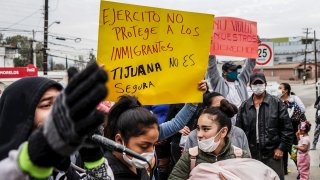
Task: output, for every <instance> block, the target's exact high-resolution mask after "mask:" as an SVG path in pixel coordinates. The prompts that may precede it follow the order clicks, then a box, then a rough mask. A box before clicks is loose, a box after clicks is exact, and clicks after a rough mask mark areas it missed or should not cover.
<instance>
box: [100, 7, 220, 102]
mask: <svg viewBox="0 0 320 180" xmlns="http://www.w3.org/2000/svg"><path fill="white" fill-rule="evenodd" d="M213 18H214V16H213V15H209V14H200V13H191V12H183V11H175V10H168V9H160V8H153V7H145V6H138V5H130V4H122V3H115V2H108V1H101V7H100V22H99V43H98V58H97V59H98V60H97V61H98V63H99V64H104V65H105V66H104V68H105V69H106V70H107V72H108V74H109V82H108V83H107V86H108V88H109V95H108V100H111V101H117V99H118V97H119V96H121V95H125V94H130V95H134V96H137V97H138V98H139V100H140V101H141V102H142V103H143V104H145V105H154V104H172V103H183V102H201V101H202V93H201V92H200V91H198V90H197V87H198V82H199V81H200V80H202V79H203V78H204V75H205V72H206V68H207V65H208V55H209V51H210V41H211V34H212V27H213Z"/></svg>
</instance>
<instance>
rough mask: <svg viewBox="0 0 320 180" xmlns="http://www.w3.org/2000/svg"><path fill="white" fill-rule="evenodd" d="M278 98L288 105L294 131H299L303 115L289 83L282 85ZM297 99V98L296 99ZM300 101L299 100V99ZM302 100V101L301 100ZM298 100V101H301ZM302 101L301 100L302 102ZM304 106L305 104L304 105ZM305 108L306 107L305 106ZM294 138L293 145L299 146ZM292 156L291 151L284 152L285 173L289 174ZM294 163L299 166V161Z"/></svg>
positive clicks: (294, 137)
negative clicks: (289, 161) (289, 156)
mask: <svg viewBox="0 0 320 180" xmlns="http://www.w3.org/2000/svg"><path fill="white" fill-rule="evenodd" d="M278 91H279V92H278V94H279V95H278V97H279V98H280V99H281V100H282V102H284V103H285V104H286V105H287V108H288V113H289V117H290V119H291V122H292V127H293V131H294V132H297V131H298V126H299V124H300V121H301V119H302V118H301V117H303V113H302V111H301V109H300V107H299V105H298V104H297V103H296V101H295V99H297V98H298V97H297V96H294V95H291V93H292V92H291V86H290V85H289V84H288V83H281V84H280V86H279V90H278ZM294 97H296V98H294ZM298 99H299V98H298ZM299 100H300V99H299ZM299 100H298V101H299ZM300 101H301V100H300ZM302 105H303V104H302ZM303 107H304V106H303ZM292 138H293V144H294V145H297V144H298V139H297V137H296V136H295V135H293V136H292ZM289 153H290V154H291V151H287V152H284V154H283V160H284V161H283V165H284V166H283V167H284V173H285V174H288V154H289ZM294 163H295V164H296V165H297V161H296V160H295V161H294Z"/></svg>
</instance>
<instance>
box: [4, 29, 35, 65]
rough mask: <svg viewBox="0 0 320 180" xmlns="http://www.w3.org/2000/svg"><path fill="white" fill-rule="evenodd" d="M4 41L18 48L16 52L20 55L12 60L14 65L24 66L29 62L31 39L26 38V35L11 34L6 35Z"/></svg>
mask: <svg viewBox="0 0 320 180" xmlns="http://www.w3.org/2000/svg"><path fill="white" fill-rule="evenodd" d="M5 41H6V42H5V43H6V44H7V45H11V46H14V47H17V48H18V53H19V54H20V57H18V58H15V59H14V60H13V62H14V66H15V67H19V66H23V67H25V66H26V65H27V64H29V63H30V62H31V53H30V52H31V41H30V40H29V39H28V37H26V36H21V35H17V36H11V37H6V40H5Z"/></svg>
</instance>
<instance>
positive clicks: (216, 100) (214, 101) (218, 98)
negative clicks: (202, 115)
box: [211, 96, 224, 107]
mask: <svg viewBox="0 0 320 180" xmlns="http://www.w3.org/2000/svg"><path fill="white" fill-rule="evenodd" d="M222 99H224V97H223V96H216V97H213V98H212V101H211V107H220V102H221V100H222Z"/></svg>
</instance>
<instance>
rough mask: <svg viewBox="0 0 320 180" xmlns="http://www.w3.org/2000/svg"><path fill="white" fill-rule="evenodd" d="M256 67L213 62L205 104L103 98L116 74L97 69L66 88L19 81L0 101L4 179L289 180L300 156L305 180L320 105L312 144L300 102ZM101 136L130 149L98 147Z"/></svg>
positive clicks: (203, 85)
mask: <svg viewBox="0 0 320 180" xmlns="http://www.w3.org/2000/svg"><path fill="white" fill-rule="evenodd" d="M255 62H256V60H255V59H247V60H246V63H245V66H244V67H243V68H242V67H241V66H239V65H236V64H234V63H232V62H227V63H225V64H223V66H222V74H220V73H219V71H218V68H217V61H216V57H215V56H209V65H208V69H207V74H206V78H207V80H206V81H205V80H199V83H198V90H199V91H202V92H203V102H202V103H198V104H191V103H188V102H186V104H162V105H154V106H144V105H143V104H141V103H140V102H139V99H138V98H137V97H134V96H130V95H124V96H121V97H120V98H119V100H118V101H117V102H108V101H105V100H104V99H105V98H106V97H107V95H108V89H107V88H106V86H105V84H106V83H107V82H108V75H107V73H106V72H105V71H104V70H103V68H102V67H99V66H98V65H97V64H92V65H91V66H89V67H87V68H86V69H85V70H83V71H81V72H78V71H77V70H75V69H74V68H72V69H70V70H69V73H68V76H69V81H68V85H67V86H66V87H63V86H62V85H61V84H60V83H58V82H55V81H53V80H50V79H47V78H44V77H26V78H22V79H20V80H17V81H16V82H14V83H12V84H11V85H10V86H8V87H7V88H6V89H5V90H4V92H3V95H2V96H1V99H0V179H6V180H11V179H12V180H14V179H71V180H73V179H108V180H112V179H116V180H135V179H139V180H140V179H142V180H147V179H155V180H166V179H222V180H224V179H281V180H283V179H285V175H286V174H288V159H289V158H288V156H289V154H290V157H293V155H294V153H296V156H297V158H293V160H294V162H295V164H296V166H297V170H298V172H299V176H298V177H297V178H298V179H301V180H307V179H309V176H310V155H309V153H308V152H309V149H310V148H311V149H315V148H316V144H317V141H318V137H319V134H320V125H319V124H320V113H319V112H320V105H319V101H320V98H318V100H317V102H316V103H315V108H317V113H316V131H315V138H314V141H313V143H312V144H311V140H310V138H309V135H308V133H309V131H310V129H311V124H310V122H309V121H308V120H307V118H306V116H305V106H304V105H303V103H302V101H301V100H300V99H299V97H298V96H297V95H295V94H294V93H293V92H292V91H291V86H290V85H289V84H288V83H282V84H280V86H279V92H278V95H277V96H273V95H270V94H269V93H268V92H267V91H266V85H267V80H266V78H265V76H264V74H263V73H261V72H253V69H254V67H255ZM240 71H241V72H240ZM208 85H210V86H211V87H212V91H209V88H208ZM248 86H249V87H250V89H251V90H252V92H253V94H252V96H251V97H249V96H248V92H247V87H248ZM94 134H98V135H100V136H104V137H105V138H107V139H108V140H112V141H114V142H115V143H116V144H119V145H121V147H124V148H123V152H121V151H119V150H114V149H112V148H111V149H110V147H109V148H108V147H106V146H101V144H99V143H96V142H95V141H94V140H93V139H92V138H91V137H92V135H94ZM311 145H312V147H310V146H311ZM125 149H130V150H132V151H133V152H135V153H136V154H138V155H140V156H139V157H140V158H139V157H135V156H133V155H131V154H130V153H126V152H127V151H125ZM250 168H251V169H252V171H250ZM245 169H246V170H245Z"/></svg>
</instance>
